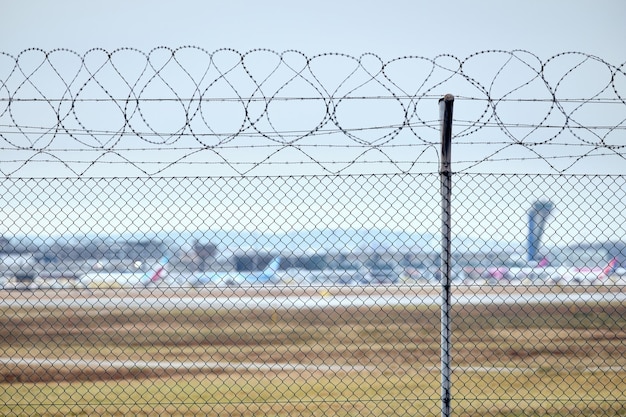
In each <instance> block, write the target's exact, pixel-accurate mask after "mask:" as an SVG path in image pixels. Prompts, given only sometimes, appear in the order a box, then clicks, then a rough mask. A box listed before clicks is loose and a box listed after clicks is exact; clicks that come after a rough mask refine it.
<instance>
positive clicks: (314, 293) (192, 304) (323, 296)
mask: <svg viewBox="0 0 626 417" xmlns="http://www.w3.org/2000/svg"><path fill="white" fill-rule="evenodd" d="M441 300H442V297H441V295H440V289H439V288H438V287H436V286H428V287H423V286H420V287H410V286H407V287H403V286H389V287H362V288H351V287H300V288H297V287H260V288H257V287H251V288H239V289H219V290H218V289H212V290H203V289H200V290H196V289H179V290H172V289H135V290H133V289H130V290H128V289H119V290H95V291H87V290H74V291H71V290H48V291H23V292H10V293H7V294H6V295H5V294H0V308H10V309H12V308H69V309H95V310H98V309H107V310H111V309H115V308H123V309H130V310H133V309H135V310H147V309H157V310H172V309H177V308H191V309H195V308H199V309H218V308H219V309H224V308H226V309H251V308H261V309H274V310H275V309H293V308H295V309H324V308H337V307H376V306H389V305H406V306H408V305H436V304H441ZM602 301H612V302H615V301H618V302H625V301H626V291H624V288H623V287H621V286H601V287H598V286H586V287H584V286H580V287H549V286H547V287H544V286H493V287H462V286H459V287H455V288H453V290H452V297H451V302H452V304H453V305H481V304H482V305H492V304H529V303H530V304H536V303H541V304H555V303H557V304H562V303H568V302H602Z"/></svg>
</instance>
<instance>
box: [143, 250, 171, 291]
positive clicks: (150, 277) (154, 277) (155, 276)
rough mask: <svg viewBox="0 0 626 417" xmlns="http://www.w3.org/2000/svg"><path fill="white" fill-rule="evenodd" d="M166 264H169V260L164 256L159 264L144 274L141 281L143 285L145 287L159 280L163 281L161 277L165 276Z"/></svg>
mask: <svg viewBox="0 0 626 417" xmlns="http://www.w3.org/2000/svg"><path fill="white" fill-rule="evenodd" d="M168 262H169V259H168V258H167V257H166V256H164V257H162V258H161V260H160V261H159V263H158V264H157V265H155V267H154V268H152V269H151V270H150V271H148V272H146V274H145V275H144V278H143V280H142V281H143V282H144V285H146V286H147V285H150V284H155V283H157V282H158V281H160V280H161V279H163V277H164V276H165V267H166V266H167V263H168Z"/></svg>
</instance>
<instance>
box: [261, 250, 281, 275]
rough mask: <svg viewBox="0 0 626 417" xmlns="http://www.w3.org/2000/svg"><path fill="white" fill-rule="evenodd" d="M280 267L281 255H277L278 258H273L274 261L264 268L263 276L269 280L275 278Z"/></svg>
mask: <svg viewBox="0 0 626 417" xmlns="http://www.w3.org/2000/svg"><path fill="white" fill-rule="evenodd" d="M279 267H280V256H277V257H276V258H274V259H272V261H271V262H270V263H269V264H268V265H267V267H266V268H265V269H264V270H263V273H262V275H261V276H262V278H263V279H264V280H267V281H269V280H271V279H273V278H274V276H275V275H276V272H278V268H279Z"/></svg>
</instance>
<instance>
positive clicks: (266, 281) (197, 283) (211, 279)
mask: <svg viewBox="0 0 626 417" xmlns="http://www.w3.org/2000/svg"><path fill="white" fill-rule="evenodd" d="M279 267H280V256H277V257H276V258H274V259H273V260H272V261H271V262H270V263H269V264H268V265H267V267H266V268H265V269H264V270H263V271H256V272H250V273H241V272H210V273H204V274H201V275H197V276H195V277H193V278H191V279H190V280H188V282H189V283H190V284H191V285H192V286H194V287H202V286H207V285H215V286H227V287H238V286H246V285H270V284H276V283H278V281H279V279H278V277H277V275H276V273H277V272H278V268H279Z"/></svg>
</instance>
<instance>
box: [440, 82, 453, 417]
mask: <svg viewBox="0 0 626 417" xmlns="http://www.w3.org/2000/svg"><path fill="white" fill-rule="evenodd" d="M453 105H454V96H453V95H452V94H446V95H445V96H444V97H443V98H441V99H440V100H439V120H440V122H441V166H440V169H439V178H440V179H441V226H442V227H441V262H440V263H441V273H442V274H441V284H442V288H441V292H442V294H441V295H442V300H441V415H442V417H449V416H450V413H451V407H450V402H451V400H452V395H451V393H450V390H451V384H450V373H451V371H450V281H451V279H450V270H451V268H450V262H451V257H452V255H451V245H450V241H451V236H450V235H451V228H452V224H451V223H452V220H451V205H452V204H451V202H452V167H451V161H452V158H451V151H452V108H453Z"/></svg>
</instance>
